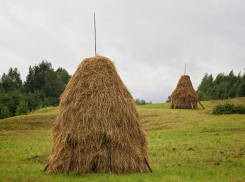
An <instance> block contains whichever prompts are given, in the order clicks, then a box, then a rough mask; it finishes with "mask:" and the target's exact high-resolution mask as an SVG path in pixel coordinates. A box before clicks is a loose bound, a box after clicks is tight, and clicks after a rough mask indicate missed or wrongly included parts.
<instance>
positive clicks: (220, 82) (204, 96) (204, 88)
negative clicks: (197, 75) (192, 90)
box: [197, 69, 245, 101]
mask: <svg viewBox="0 0 245 182" xmlns="http://www.w3.org/2000/svg"><path fill="white" fill-rule="evenodd" d="M244 70H245V69H244ZM197 93H198V99H199V101H207V100H223V99H229V98H235V97H245V73H244V74H243V75H242V74H241V72H239V74H238V75H237V76H236V75H234V73H233V70H231V71H230V73H229V74H228V75H225V74H224V73H219V74H218V75H217V76H216V78H215V79H213V76H212V74H210V75H208V74H207V73H206V74H205V75H204V77H203V78H202V81H201V83H200V85H199V86H198V89H197Z"/></svg>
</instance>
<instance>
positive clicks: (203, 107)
mask: <svg viewBox="0 0 245 182" xmlns="http://www.w3.org/2000/svg"><path fill="white" fill-rule="evenodd" d="M198 102H199V104H200V105H201V106H202V108H203V109H205V108H204V107H203V105H202V104H201V102H200V101H198Z"/></svg>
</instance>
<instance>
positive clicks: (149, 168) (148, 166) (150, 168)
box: [145, 158, 152, 173]
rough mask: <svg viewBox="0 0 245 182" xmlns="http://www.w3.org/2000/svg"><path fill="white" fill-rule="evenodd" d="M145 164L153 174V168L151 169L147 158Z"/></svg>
mask: <svg viewBox="0 0 245 182" xmlns="http://www.w3.org/2000/svg"><path fill="white" fill-rule="evenodd" d="M145 163H146V165H147V166H148V168H149V170H150V171H151V173H152V170H151V167H150V165H149V164H148V162H147V160H146V158H145Z"/></svg>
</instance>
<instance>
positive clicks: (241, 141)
mask: <svg viewBox="0 0 245 182" xmlns="http://www.w3.org/2000/svg"><path fill="white" fill-rule="evenodd" d="M236 102H238V103H239V102H241V101H240V100H237V101H236ZM202 104H203V106H204V107H205V109H202V107H201V106H199V109H197V110H191V109H190V110H185V109H182V110H181V109H170V108H165V107H166V106H167V104H166V103H164V104H151V105H144V106H137V110H138V113H139V116H140V120H141V123H142V126H143V127H144V128H145V130H146V131H147V133H148V152H149V156H150V161H149V163H150V166H151V168H152V171H153V173H150V172H147V173H144V174H134V173H127V174H121V175H115V174H103V173H99V174H90V175H86V176H81V175H79V173H70V174H69V175H66V174H55V175H49V174H47V173H46V172H43V169H44V168H45V166H46V161H47V158H48V156H49V154H50V152H51V143H52V134H51V128H52V126H53V122H54V120H55V117H56V115H57V113H58V107H48V108H43V109H41V110H38V111H35V112H32V113H30V114H29V115H25V116H16V117H12V118H7V119H2V120H0V181H101V182H102V181H134V182H143V181H145V182H147V181H217V182H218V181H219V182H220V181H232V182H240V181H245V132H244V131H245V115H239V114H232V115H212V114H211V113H212V108H213V107H214V106H215V105H217V104H220V103H219V101H205V102H204V101H203V102H202ZM112 157H113V156H112Z"/></svg>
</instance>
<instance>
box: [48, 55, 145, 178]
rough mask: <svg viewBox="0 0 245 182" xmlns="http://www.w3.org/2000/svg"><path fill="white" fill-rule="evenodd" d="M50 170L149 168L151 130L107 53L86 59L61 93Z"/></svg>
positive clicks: (142, 169)
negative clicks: (147, 129) (148, 130)
mask: <svg viewBox="0 0 245 182" xmlns="http://www.w3.org/2000/svg"><path fill="white" fill-rule="evenodd" d="M52 132H53V144H52V153H51V156H50V157H49V161H48V169H47V170H48V173H49V174H53V173H65V172H67V170H68V166H69V163H70V158H71V154H72V152H73V148H74V147H75V146H76V147H75V152H74V156H73V159H72V163H71V168H70V171H72V172H80V173H81V174H89V173H94V172H104V173H108V172H109V171H110V169H109V162H108V147H109V149H110V154H111V166H112V172H113V173H116V174H120V173H125V172H139V173H143V172H146V171H147V165H146V164H145V159H144V158H146V160H148V154H147V134H146V132H145V130H144V129H143V128H142V126H141V124H140V120H139V116H138V113H137V111H136V105H135V101H134V99H133V97H132V95H131V94H130V92H129V91H128V89H127V88H126V86H125V85H124V83H123V82H122V80H121V78H120V77H119V75H118V73H117V70H116V68H115V66H114V63H113V62H112V61H111V60H109V59H108V58H106V57H102V56H98V55H97V56H95V57H91V58H87V59H84V60H83V61H82V62H81V64H80V65H79V66H78V68H77V70H76V72H75V74H74V75H73V76H72V78H71V79H70V81H69V83H68V84H67V86H66V89H65V91H64V93H63V94H62V95H61V98H60V104H59V113H58V116H57V118H56V120H55V123H54V126H53V129H52Z"/></svg>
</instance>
